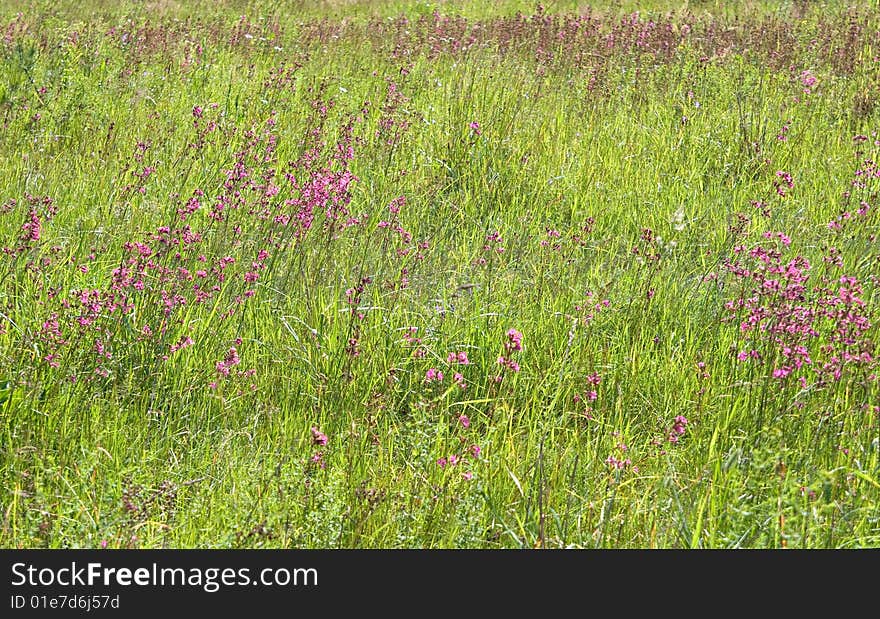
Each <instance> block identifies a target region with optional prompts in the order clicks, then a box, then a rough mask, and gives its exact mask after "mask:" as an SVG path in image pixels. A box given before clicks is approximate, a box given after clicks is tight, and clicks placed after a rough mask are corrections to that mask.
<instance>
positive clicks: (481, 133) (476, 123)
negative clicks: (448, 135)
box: [468, 121, 483, 135]
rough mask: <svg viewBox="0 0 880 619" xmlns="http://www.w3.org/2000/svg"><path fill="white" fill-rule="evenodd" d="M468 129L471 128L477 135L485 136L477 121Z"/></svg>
mask: <svg viewBox="0 0 880 619" xmlns="http://www.w3.org/2000/svg"><path fill="white" fill-rule="evenodd" d="M468 127H470V128H471V131H473V132H474V133H475V134H477V135H483V132H482V131H481V130H480V123H478V122H477V121H473V122H472V123H471V124H469V125H468Z"/></svg>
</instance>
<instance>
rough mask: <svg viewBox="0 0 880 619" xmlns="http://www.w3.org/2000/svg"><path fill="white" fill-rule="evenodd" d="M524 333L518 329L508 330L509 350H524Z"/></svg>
mask: <svg viewBox="0 0 880 619" xmlns="http://www.w3.org/2000/svg"><path fill="white" fill-rule="evenodd" d="M522 337H523V335H522V333H520V332H519V331H517V330H516V329H508V330H507V350H508V352H510V351H515V350H522Z"/></svg>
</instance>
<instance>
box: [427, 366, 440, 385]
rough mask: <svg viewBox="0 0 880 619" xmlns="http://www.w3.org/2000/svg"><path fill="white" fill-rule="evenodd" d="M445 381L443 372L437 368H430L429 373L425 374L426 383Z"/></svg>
mask: <svg viewBox="0 0 880 619" xmlns="http://www.w3.org/2000/svg"><path fill="white" fill-rule="evenodd" d="M442 380H443V372H441V371H440V370H438V369H437V368H430V369H429V370H428V371H427V372H425V382H426V383H432V382H435V381H436V382H441V381H442Z"/></svg>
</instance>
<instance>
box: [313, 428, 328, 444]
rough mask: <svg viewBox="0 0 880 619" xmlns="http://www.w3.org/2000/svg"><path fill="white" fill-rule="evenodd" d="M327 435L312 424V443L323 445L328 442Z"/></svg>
mask: <svg viewBox="0 0 880 619" xmlns="http://www.w3.org/2000/svg"><path fill="white" fill-rule="evenodd" d="M328 440H329V439H328V438H327V435H326V434H324V433H323V432H321V431H320V430H319V429H318V428H317V426H312V444H313V445H321V446H324V445H326V444H327V442H328Z"/></svg>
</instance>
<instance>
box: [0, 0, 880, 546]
mask: <svg viewBox="0 0 880 619" xmlns="http://www.w3.org/2000/svg"><path fill="white" fill-rule="evenodd" d="M0 57H2V63H0V123H2V130H0V546H2V547H6V548H44V547H48V548H264V547H265V548H632V547H635V548H785V547H787V548H852V547H878V546H880V386H878V370H880V367H878V356H880V350H878V340H880V331H878V327H877V321H878V309H880V239H878V234H880V216H878V208H880V196H878V193H880V134H878V130H880V7H878V6H877V4H876V3H873V2H867V1H865V2H859V1H858V0H854V1H853V2H852V3H845V2H831V1H828V2H821V1H816V2H812V1H808V0H791V1H788V0H775V1H774V0H764V1H758V0H755V1H743V2H721V1H714V0H704V1H702V2H699V1H691V2H684V1H681V2H673V1H671V0H670V1H666V0H654V1H644V2H636V1H627V0H617V1H614V0H596V1H595V2H592V3H588V2H576V1H562V2H546V3H545V4H544V5H543V6H542V5H538V4H536V3H532V2H523V1H519V0H506V1H504V2H495V3H483V2H474V1H464V0H460V1H454V0H450V1H447V2H427V1H413V0H396V1H395V0H389V1H381V0H380V1H374V2H367V1H365V0H347V1H346V0H325V1H323V2H295V1H287V2H278V3H276V2H269V1H265V2H264V1H259V0H258V1H251V2H244V1H238V0H222V1H220V2H207V1H203V2H195V1H193V2H183V1H182V0H181V1H174V0H157V1H155V2H150V1H134V0H125V1H122V2H113V1H110V0H86V1H85V2H79V1H75V0H33V1H30V2H15V1H11V0H0Z"/></svg>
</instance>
